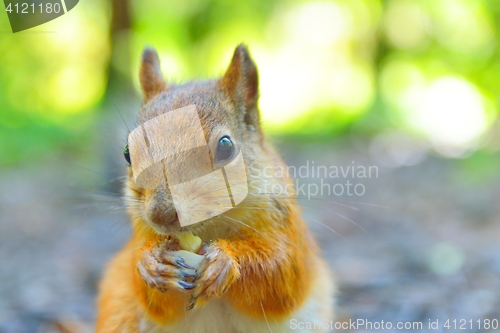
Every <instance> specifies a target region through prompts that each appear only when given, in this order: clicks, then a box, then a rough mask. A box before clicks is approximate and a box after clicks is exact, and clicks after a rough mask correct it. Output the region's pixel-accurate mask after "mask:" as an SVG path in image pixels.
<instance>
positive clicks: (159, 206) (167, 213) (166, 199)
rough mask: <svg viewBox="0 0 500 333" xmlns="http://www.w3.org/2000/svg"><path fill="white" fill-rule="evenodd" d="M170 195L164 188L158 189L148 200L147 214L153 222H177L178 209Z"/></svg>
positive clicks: (159, 223) (162, 223)
mask: <svg viewBox="0 0 500 333" xmlns="http://www.w3.org/2000/svg"><path fill="white" fill-rule="evenodd" d="M170 199H171V198H170V195H169V193H167V192H166V191H164V190H160V191H157V192H156V193H154V194H153V195H151V196H150V198H149V200H148V201H147V202H146V207H145V208H146V209H145V211H146V216H147V218H148V220H149V221H150V222H151V223H154V224H158V225H163V226H167V225H170V224H173V223H175V222H176V221H177V220H178V218H177V211H176V210H175V207H174V206H173V204H172V202H171V200H170Z"/></svg>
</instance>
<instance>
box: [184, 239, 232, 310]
mask: <svg viewBox="0 0 500 333" xmlns="http://www.w3.org/2000/svg"><path fill="white" fill-rule="evenodd" d="M239 276H240V267H239V264H238V262H237V261H236V259H235V258H234V257H233V256H232V255H231V254H230V253H228V251H227V249H226V245H225V244H224V243H220V242H219V243H214V244H212V245H210V246H209V248H208V250H207V252H206V254H205V258H203V260H202V261H201V263H200V267H199V268H198V270H197V271H196V278H195V282H194V289H193V295H192V297H191V299H190V304H189V305H188V307H187V308H186V310H190V309H192V308H194V307H196V306H198V305H202V304H205V303H206V302H208V301H209V300H210V299H214V298H220V297H221V296H222V295H223V294H224V293H225V292H226V290H227V289H228V288H229V286H231V284H233V282H234V281H235V280H236V279H237V278H238V277H239Z"/></svg>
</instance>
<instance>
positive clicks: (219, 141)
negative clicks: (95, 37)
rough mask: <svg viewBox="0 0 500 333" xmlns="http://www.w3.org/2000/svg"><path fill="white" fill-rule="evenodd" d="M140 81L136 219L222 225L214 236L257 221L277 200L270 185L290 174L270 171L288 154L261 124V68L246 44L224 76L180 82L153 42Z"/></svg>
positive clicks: (165, 230) (141, 223) (156, 225)
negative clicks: (169, 74) (168, 72)
mask: <svg viewBox="0 0 500 333" xmlns="http://www.w3.org/2000/svg"><path fill="white" fill-rule="evenodd" d="M140 82H141V88H142V92H143V94H144V101H145V103H144V105H143V108H142V110H141V112H140V114H139V117H138V124H137V127H136V128H135V129H134V130H133V131H131V133H130V134H129V137H128V145H127V148H126V151H125V157H126V159H127V160H128V162H129V164H130V166H129V168H128V171H129V177H128V185H129V186H128V187H127V195H130V196H133V200H130V201H131V202H134V204H132V205H131V206H130V212H131V214H132V215H133V217H134V221H135V222H134V225H135V227H136V228H142V230H147V231H153V232H155V233H157V234H163V235H166V234H175V233H178V232H182V231H185V230H189V231H194V232H198V231H200V232H204V230H209V229H210V230H213V229H217V231H213V232H212V233H210V237H221V236H222V235H224V234H226V233H228V232H238V233H239V232H240V231H242V230H244V229H245V228H246V227H248V228H253V227H252V226H251V225H250V226H249V223H250V224H251V223H252V222H251V221H252V220H254V219H255V217H256V215H258V214H260V213H263V214H269V211H270V210H271V207H269V204H270V201H273V200H272V198H271V197H270V196H269V195H267V194H266V193H265V191H264V190H263V188H262V187H263V186H262V185H263V184H265V185H266V188H267V186H272V185H273V183H274V182H282V181H283V180H277V179H275V177H269V178H268V179H265V177H264V172H263V170H264V169H265V168H266V167H268V166H271V167H272V166H274V165H276V164H277V163H280V160H279V157H278V156H277V155H276V153H275V152H274V150H273V149H272V148H271V147H270V146H268V145H267V143H266V142H265V140H264V136H263V133H262V131H261V125H260V119H259V111H258V107H257V100H258V95H259V94H258V73H257V68H256V66H255V63H254V62H253V60H252V59H251V58H250V55H249V53H248V50H247V49H246V47H245V46H243V45H239V46H238V47H237V48H236V50H235V51H234V55H233V57H232V60H231V63H230V65H229V67H228V69H227V70H226V72H225V74H224V75H223V76H222V77H221V78H219V79H216V80H205V81H191V82H188V83H185V84H179V85H177V84H170V83H167V82H166V81H165V80H164V78H163V76H162V74H161V70H160V63H159V59H158V55H157V53H156V51H155V50H154V49H152V48H146V49H145V50H144V52H143V55H142V64H141V69H140ZM252 171H253V172H252ZM259 207H260V208H262V209H258V208H259ZM266 207H267V209H269V211H266ZM209 225H210V226H215V228H212V227H210V228H208V226H209Z"/></svg>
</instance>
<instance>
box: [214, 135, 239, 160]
mask: <svg viewBox="0 0 500 333" xmlns="http://www.w3.org/2000/svg"><path fill="white" fill-rule="evenodd" d="M233 153H234V144H233V142H232V141H231V139H229V138H228V137H227V136H225V137H222V138H221V139H220V140H219V142H218V143H217V151H216V153H215V162H221V161H224V160H227V159H229V158H231V157H232V156H233Z"/></svg>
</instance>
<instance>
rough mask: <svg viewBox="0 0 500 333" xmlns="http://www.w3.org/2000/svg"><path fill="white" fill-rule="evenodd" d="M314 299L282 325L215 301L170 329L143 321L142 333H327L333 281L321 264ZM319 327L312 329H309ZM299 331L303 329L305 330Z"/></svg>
mask: <svg viewBox="0 0 500 333" xmlns="http://www.w3.org/2000/svg"><path fill="white" fill-rule="evenodd" d="M318 266H319V267H318V272H317V274H316V277H315V279H316V280H315V281H314V283H313V290H312V292H311V295H310V296H309V298H308V299H307V301H306V302H305V303H304V305H303V306H302V307H301V308H300V309H298V310H297V311H296V312H295V313H294V314H292V315H291V316H290V317H288V318H286V319H285V320H282V321H280V322H266V321H265V320H262V321H261V320H256V319H253V318H249V317H247V316H245V315H242V314H240V313H238V312H236V311H235V310H234V309H233V308H231V307H230V306H229V305H228V304H227V303H226V302H224V301H222V300H215V301H211V302H210V303H208V304H207V305H206V306H204V307H202V308H200V309H194V310H191V311H187V312H186V318H185V319H183V320H181V321H180V322H178V323H176V324H174V325H170V326H158V325H156V324H154V323H153V322H151V321H149V320H148V319H146V318H143V319H142V321H141V323H140V327H139V332H140V333H218V332H224V333H226V332H227V333H233V332H234V333H254V332H255V333H266V332H272V333H284V332H297V333H305V332H316V333H319V332H326V331H328V330H327V329H324V328H325V325H324V324H325V323H327V322H328V321H330V320H334V319H335V318H334V314H333V304H332V303H333V293H334V285H335V284H334V280H333V277H332V276H331V275H330V273H329V272H328V269H327V268H326V265H325V264H324V263H323V262H321V264H320V265H318ZM312 325H316V326H315V327H314V328H313V329H310V328H307V327H308V326H309V327H310V326H312ZM300 327H303V328H302V329H301V328H300Z"/></svg>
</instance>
